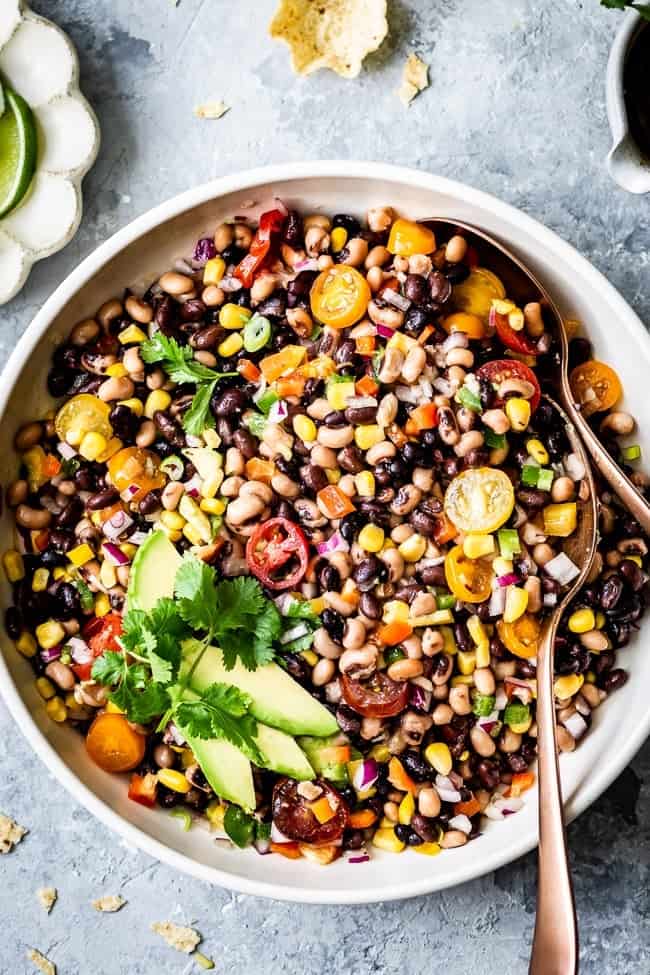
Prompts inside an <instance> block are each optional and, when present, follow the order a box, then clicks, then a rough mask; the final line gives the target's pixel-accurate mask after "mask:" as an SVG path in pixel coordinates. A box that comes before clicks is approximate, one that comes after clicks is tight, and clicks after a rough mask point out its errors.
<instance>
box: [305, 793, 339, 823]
mask: <svg viewBox="0 0 650 975" xmlns="http://www.w3.org/2000/svg"><path fill="white" fill-rule="evenodd" d="M309 808H310V809H311V811H312V813H313V814H314V816H315V817H316V819H317V820H318V822H319V823H321V824H323V823H328V822H329V821H330V819H333V818H334V817H335V816H336V809H332V807H331V806H330V803H329V799H328V798H327V796H322V798H320V799H316V801H315V802H310V803H309Z"/></svg>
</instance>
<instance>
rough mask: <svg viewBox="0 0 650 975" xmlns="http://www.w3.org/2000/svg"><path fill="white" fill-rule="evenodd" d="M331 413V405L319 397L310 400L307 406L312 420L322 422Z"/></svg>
mask: <svg viewBox="0 0 650 975" xmlns="http://www.w3.org/2000/svg"><path fill="white" fill-rule="evenodd" d="M331 412H332V407H331V404H330V402H329V400H327V399H325V397H324V396H319V397H318V398H317V399H315V400H312V402H311V403H310V404H309V405H308V406H307V414H308V415H309V416H310V417H311V418H312V420H324V419H325V417H326V416H327V414H328V413H331ZM315 463H318V461H315Z"/></svg>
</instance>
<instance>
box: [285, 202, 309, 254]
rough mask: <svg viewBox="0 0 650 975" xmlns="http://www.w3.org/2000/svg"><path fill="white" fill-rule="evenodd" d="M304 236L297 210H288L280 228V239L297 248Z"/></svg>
mask: <svg viewBox="0 0 650 975" xmlns="http://www.w3.org/2000/svg"><path fill="white" fill-rule="evenodd" d="M303 236H304V231H303V225H302V217H301V216H300V214H299V213H298V212H297V210H289V212H288V214H287V218H286V220H285V222H284V227H283V228H282V240H283V241H284V243H285V244H289V246H290V247H293V248H295V249H298V248H299V247H300V246H301V245H302V241H303Z"/></svg>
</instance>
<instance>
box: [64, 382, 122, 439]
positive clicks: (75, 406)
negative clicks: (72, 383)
mask: <svg viewBox="0 0 650 975" xmlns="http://www.w3.org/2000/svg"><path fill="white" fill-rule="evenodd" d="M110 412H111V408H110V406H109V405H108V403H104V401H103V400H101V399H99V398H98V397H97V396H91V394H90V393H79V395H78V396H73V397H72V399H69V400H68V402H67V403H64V404H63V406H62V407H61V409H60V410H59V412H58V413H57V414H56V417H55V419H54V427H55V429H56V432H57V436H58V437H59V439H60V440H62V441H64V442H66V443H72V444H73V446H75V447H76V446H78V445H79V444H80V443H81V441H82V440H83V438H84V436H85V435H86V434H87V433H99V434H101V435H102V437H106V439H107V440H109V439H110V438H111V437H112V436H113V428H112V427H111V424H110V423H109V420H108V417H109V415H110Z"/></svg>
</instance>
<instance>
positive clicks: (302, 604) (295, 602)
mask: <svg viewBox="0 0 650 975" xmlns="http://www.w3.org/2000/svg"><path fill="white" fill-rule="evenodd" d="M284 616H285V617H287V618H288V619H290V620H296V619H298V620H314V621H318V620H319V619H320V617H319V616H318V613H315V612H314V611H313V609H312V608H311V603H310V602H309V600H308V599H292V601H291V602H290V603H289V605H288V606H287V609H286V611H285V613H284Z"/></svg>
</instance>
